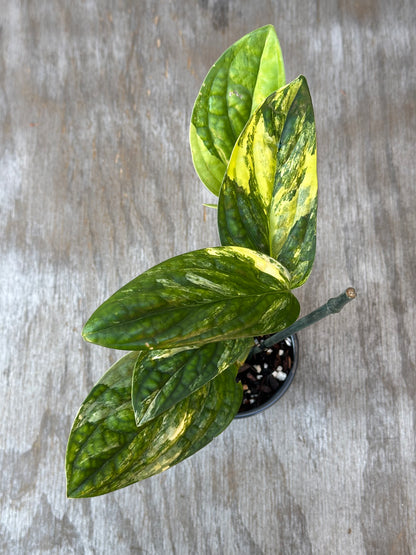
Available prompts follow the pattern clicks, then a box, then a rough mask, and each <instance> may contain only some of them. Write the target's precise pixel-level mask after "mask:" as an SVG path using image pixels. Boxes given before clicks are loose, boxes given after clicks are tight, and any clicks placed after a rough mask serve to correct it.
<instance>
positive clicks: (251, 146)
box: [218, 76, 318, 288]
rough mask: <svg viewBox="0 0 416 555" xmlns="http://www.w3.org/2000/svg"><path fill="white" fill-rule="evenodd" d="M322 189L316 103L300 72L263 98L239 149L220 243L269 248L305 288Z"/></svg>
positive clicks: (221, 211) (222, 207)
mask: <svg viewBox="0 0 416 555" xmlns="http://www.w3.org/2000/svg"><path fill="white" fill-rule="evenodd" d="M317 191H318V182H317V174H316V136H315V123H314V116H313V108H312V102H311V98H310V94H309V89H308V86H307V83H306V79H305V78H304V77H303V76H300V77H298V78H297V79H295V80H294V81H292V82H291V83H289V84H288V85H287V86H286V87H284V88H282V89H280V90H279V91H277V92H275V93H274V94H272V95H271V96H269V97H268V98H267V99H266V100H265V101H264V103H263V104H262V106H261V107H260V108H258V109H257V110H256V111H255V113H254V114H253V116H252V118H251V119H250V121H249V123H248V124H247V126H246V127H245V129H244V132H243V133H242V134H241V136H240V138H239V140H238V143H237V144H236V146H235V148H234V150H233V153H232V156H231V159H230V163H229V165H228V168H227V173H226V176H225V178H224V182H223V185H222V189H221V194H220V198H219V204H218V225H219V230H220V237H221V242H222V244H223V245H238V246H243V247H248V248H251V249H254V250H258V251H261V252H264V253H266V254H269V255H270V256H272V257H273V258H275V259H277V260H279V261H280V262H281V263H282V264H283V265H284V266H285V267H286V268H288V270H289V271H290V273H291V274H292V278H291V281H290V287H291V288H295V287H299V286H300V285H302V283H304V282H305V281H306V279H307V277H308V275H309V273H310V271H311V268H312V264H313V260H314V256H315V242H316V240H315V237H316V209H317Z"/></svg>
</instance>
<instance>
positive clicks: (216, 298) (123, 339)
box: [83, 247, 299, 350]
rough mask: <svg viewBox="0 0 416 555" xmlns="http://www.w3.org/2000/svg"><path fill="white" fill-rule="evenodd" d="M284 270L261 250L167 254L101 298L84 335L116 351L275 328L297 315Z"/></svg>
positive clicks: (249, 334) (187, 343)
mask: <svg viewBox="0 0 416 555" xmlns="http://www.w3.org/2000/svg"><path fill="white" fill-rule="evenodd" d="M289 281H290V275H289V273H288V272H287V270H286V269H285V268H284V267H283V266H282V265H281V264H279V263H278V262H277V261H275V260H273V259H272V258H270V257H269V256H266V255H263V254H261V253H256V252H254V251H251V250H249V249H244V248H240V247H215V248H208V249H202V250H199V251H193V252H190V253H187V254H182V255H180V256H177V257H175V258H171V259H169V260H166V261H165V262H162V263H161V264H159V265H157V266H155V267H153V268H151V269H150V270H147V272H144V273H143V274H142V275H140V276H138V277H137V278H136V279H134V280H133V281H131V282H130V283H128V284H127V285H125V286H124V287H122V288H121V289H120V290H119V291H117V292H116V293H115V294H114V295H112V296H111V297H110V298H109V299H108V300H107V301H105V302H104V303H103V304H102V305H101V306H100V307H99V308H98V309H97V310H96V311H95V312H94V314H93V315H92V316H91V318H90V319H89V320H88V322H87V323H86V325H85V326H84V330H83V335H84V338H85V339H86V340H87V341H91V342H92V343H98V344H99V345H103V346H105V347H111V348H114V349H124V350H141V349H149V348H158V349H169V348H176V347H183V346H194V347H197V346H200V345H202V344H204V343H210V342H215V341H225V340H227V339H238V338H243V337H255V336H256V335H262V334H265V333H269V332H274V331H279V330H281V329H284V328H285V327H287V326H289V325H290V324H292V323H293V322H294V321H295V320H296V318H297V317H298V315H299V303H298V301H297V300H296V298H295V297H294V296H293V294H292V293H291V292H290V290H289Z"/></svg>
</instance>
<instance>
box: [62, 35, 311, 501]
mask: <svg viewBox="0 0 416 555" xmlns="http://www.w3.org/2000/svg"><path fill="white" fill-rule="evenodd" d="M190 144H191V151H192V157H193V162H194V165H195V168H196V171H197V173H198V175H199V176H200V178H201V180H202V181H203V183H204V184H205V185H206V186H207V187H208V188H209V189H210V191H211V192H212V193H214V194H215V195H218V228H219V235H220V239H221V246H218V247H212V248H206V249H202V250H197V251H194V252H189V253H187V254H182V255H180V256H176V257H174V258H171V259H169V260H166V261H165V262H162V263H161V264H158V265H157V266H155V267H153V268H150V269H149V270H147V271H146V272H144V273H143V274H141V275H139V276H138V277H136V278H135V279H133V280H132V281H130V282H129V283H127V285H125V286H124V287H122V288H121V289H120V290H119V291H117V292H116V293H114V294H113V295H112V296H111V297H110V298H109V299H108V300H107V301H105V302H104V303H103V304H102V305H101V306H100V307H99V308H98V309H97V310H96V311H95V312H94V314H93V315H92V316H91V317H90V319H89V320H88V322H87V323H86V324H85V327H84V330H83V337H84V339H86V340H87V341H89V342H91V343H96V344H98V345H102V346H105V347H109V348H113V349H121V350H125V351H128V353H127V354H125V355H124V356H123V357H122V358H121V359H120V360H119V361H118V362H116V364H114V365H113V366H112V367H111V368H110V369H109V370H108V371H107V373H106V374H104V376H103V377H102V378H101V380H100V381H99V382H98V383H97V384H96V385H95V387H94V388H93V389H92V391H91V392H90V394H89V395H88V397H87V398H86V399H85V401H84V403H83V404H82V406H81V408H80V410H79V412H78V415H77V416H76V418H75V422H74V424H73V427H72V430H71V434H70V438H69V442H68V448H67V456H66V471H67V484H68V496H69V497H89V496H95V495H101V494H104V493H107V492H110V491H112V490H115V489H118V488H122V487H124V486H127V485H129V484H132V483H134V482H137V481H138V480H142V479H144V478H147V477H149V476H152V475H153V474H156V473H158V472H162V471H163V470H165V469H167V468H169V467H171V466H173V465H175V464H177V463H178V462H180V461H182V460H183V459H185V458H186V457H189V456H190V455H192V454H193V453H195V452H196V451H198V450H199V449H201V448H202V447H203V446H204V445H206V444H207V443H209V442H210V441H211V440H212V439H213V438H214V437H215V436H217V435H218V434H219V433H221V432H222V431H223V430H224V429H225V428H226V427H227V426H228V425H229V424H230V422H231V421H232V420H233V418H234V417H235V415H236V413H237V412H238V410H239V407H240V404H241V399H242V391H241V385H240V384H237V383H236V380H235V378H236V373H237V370H238V368H239V366H241V364H242V363H243V362H244V360H245V359H246V357H247V355H248V353H249V352H250V349H251V348H252V346H253V338H254V337H256V336H260V335H264V334H269V333H275V332H278V331H280V330H285V329H286V328H287V327H288V326H290V325H291V324H293V323H294V322H295V321H296V320H297V318H298V315H299V310H300V309H299V303H298V301H297V299H296V297H295V296H294V295H293V292H292V290H293V289H295V288H296V287H299V286H300V285H302V284H303V283H304V282H305V281H306V279H307V278H308V276H309V273H310V271H311V267H312V263H313V259H314V255H315V229H316V208H317V176H316V142H315V124H314V116H313V109H312V103H311V98H310V94H309V90H308V86H307V83H306V79H305V78H304V77H302V76H300V77H298V78H297V79H295V80H294V81H292V82H291V83H289V84H287V85H286V84H285V77H284V69H283V60H282V54H281V51H280V46H279V42H278V39H277V36H276V33H275V31H274V28H273V27H272V26H270V25H268V26H266V27H262V28H260V29H257V30H255V31H253V32H252V33H250V34H248V35H246V36H245V37H243V38H241V39H240V40H239V41H237V42H236V43H235V44H233V45H232V46H231V47H230V48H229V49H228V50H227V51H226V52H225V53H224V54H223V55H222V56H221V57H220V58H219V59H218V61H217V62H216V63H215V64H214V65H213V67H212V68H211V70H210V71H209V73H208V75H207V77H206V79H205V81H204V83H203V85H202V87H201V90H200V92H199V95H198V97H197V100H196V102H195V106H194V109H193V113H192V119H191V126H190Z"/></svg>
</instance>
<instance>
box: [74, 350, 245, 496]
mask: <svg viewBox="0 0 416 555" xmlns="http://www.w3.org/2000/svg"><path fill="white" fill-rule="evenodd" d="M137 356H138V354H137V353H129V354H128V355H126V356H124V357H123V358H122V359H120V360H119V361H118V362H117V363H116V364H115V365H114V366H112V367H111V368H110V370H109V371H108V372H107V373H106V374H105V375H104V376H103V378H102V379H101V380H100V381H99V382H98V383H97V385H96V386H95V387H94V388H93V389H92V391H91V393H90V394H89V395H88V397H87V398H86V400H85V401H84V403H83V405H82V406H81V408H80V410H79V412H78V415H77V417H76V419H75V422H74V424H73V427H72V430H71V434H70V437H69V442H68V448H67V455H66V472H67V491H68V496H69V497H93V496H96V495H102V494H104V493H108V492H110V491H114V490H116V489H119V488H123V487H125V486H128V485H130V484H133V483H134V482H137V481H139V480H143V479H144V478H148V477H149V476H152V475H154V474H157V473H159V472H162V471H163V470H166V469H168V468H170V467H171V466H173V465H175V464H177V463H179V462H180V461H182V460H183V459H185V458H187V457H189V456H191V455H192V454H194V453H195V452H196V451H198V450H199V449H201V448H202V447H204V446H205V445H206V444H207V443H209V442H210V441H211V440H212V439H213V438H214V437H215V436H217V435H218V434H220V433H221V432H222V431H223V430H224V429H225V428H226V427H227V426H228V425H229V424H230V422H231V421H232V419H233V418H234V416H235V414H236V413H237V411H238V409H239V407H240V404H241V399H242V391H241V386H239V385H237V384H236V382H235V375H236V371H237V367H232V368H230V369H228V370H226V371H224V372H223V373H222V374H220V375H219V376H217V377H216V378H215V379H213V380H212V381H210V382H209V383H208V384H207V385H205V386H204V387H202V388H201V389H199V390H198V391H196V392H195V393H193V394H192V395H191V396H189V397H187V398H186V399H185V400H183V401H181V402H180V403H178V404H177V405H175V407H173V408H172V409H170V410H168V411H166V412H165V413H164V414H163V415H161V416H159V417H158V418H155V419H154V420H152V421H151V422H150V423H149V424H146V425H144V426H141V427H140V428H137V427H136V424H135V420H134V412H133V409H132V405H131V380H132V372H133V367H134V364H135V361H136V359H137Z"/></svg>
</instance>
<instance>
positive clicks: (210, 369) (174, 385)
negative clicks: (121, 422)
mask: <svg viewBox="0 0 416 555" xmlns="http://www.w3.org/2000/svg"><path fill="white" fill-rule="evenodd" d="M252 345H253V340H252V339H238V340H234V341H222V342H218V343H208V344H206V345H202V346H201V347H199V348H197V349H189V350H181V351H179V352H177V351H176V350H174V351H173V352H172V351H171V350H157V351H148V352H144V353H142V354H141V355H140V356H139V357H138V359H137V362H136V364H135V367H134V372H133V382H132V401H133V408H134V411H135V415H136V424H137V425H138V426H139V425H142V424H144V423H145V422H149V421H150V420H152V419H153V418H155V417H156V416H159V415H160V414H162V413H163V412H164V411H166V410H168V409H170V408H171V407H172V406H174V405H175V404H176V403H178V402H179V401H182V400H183V399H185V397H187V396H188V395H190V394H191V393H193V392H194V391H196V390H198V389H199V388H200V387H202V386H204V385H205V384H206V383H207V382H209V381H210V380H212V379H213V378H215V377H216V376H217V375H218V374H220V373H221V372H224V370H226V369H227V368H228V367H229V366H231V364H233V363H235V362H236V361H239V364H240V365H241V364H242V363H243V362H244V361H245V359H246V358H247V355H248V353H249V351H250V348H251V346H252Z"/></svg>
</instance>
